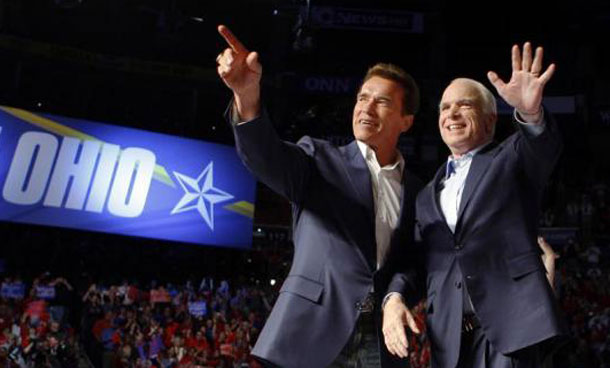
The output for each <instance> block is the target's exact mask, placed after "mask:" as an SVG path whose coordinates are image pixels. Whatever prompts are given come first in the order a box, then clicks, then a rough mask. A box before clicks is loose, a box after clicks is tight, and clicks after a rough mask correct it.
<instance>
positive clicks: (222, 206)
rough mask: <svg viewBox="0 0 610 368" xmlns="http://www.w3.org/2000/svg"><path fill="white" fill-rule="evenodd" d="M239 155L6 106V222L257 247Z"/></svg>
mask: <svg viewBox="0 0 610 368" xmlns="http://www.w3.org/2000/svg"><path fill="white" fill-rule="evenodd" d="M255 186H256V182H255V179H254V177H253V176H252V175H251V174H250V173H249V172H248V171H247V170H246V169H245V168H244V166H243V165H242V163H241V162H240V160H239V158H238V157H237V154H236V153H235V149H234V148H232V147H229V146H224V145H219V144H213V143H205V142H202V141H196V140H192V139H186V138H180V137H174V136H170V135H164V134H158V133H152V132H147V131H143V130H136V129H129V128H123V127H117V126H112V125H106V124H100V123H95V122H90V121H85V120H79V119H71V118H66V117H61V116H54V115H49V114H41V113H32V112H29V111H25V110H21V109H16V108H12V107H6V106H0V190H1V194H0V219H2V220H6V221H11V222H20V223H28V224H40V225H49V226H59V227H68V228H76V229H84V230H92V231H102V232H108V233H116V234H124V235H130V236H138V237H146V238H156V239H165V240H173V241H180V242H188V243H196V244H202V245H216V246H228V247H237V248H247V247H249V246H250V245H251V243H252V219H253V213H254V196H255Z"/></svg>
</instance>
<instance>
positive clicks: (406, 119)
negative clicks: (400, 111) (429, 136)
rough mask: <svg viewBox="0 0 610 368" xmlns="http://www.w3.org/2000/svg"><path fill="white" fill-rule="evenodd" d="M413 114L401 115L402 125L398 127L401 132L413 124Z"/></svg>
mask: <svg viewBox="0 0 610 368" xmlns="http://www.w3.org/2000/svg"><path fill="white" fill-rule="evenodd" d="M413 119H414V116H413V115H403V116H402V125H401V127H400V131H401V132H402V133H404V132H406V131H408V130H409V129H411V127H412V126H413Z"/></svg>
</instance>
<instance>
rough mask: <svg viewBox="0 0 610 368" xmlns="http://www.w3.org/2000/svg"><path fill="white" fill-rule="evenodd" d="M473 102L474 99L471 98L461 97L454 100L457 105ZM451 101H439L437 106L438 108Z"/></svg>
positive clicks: (449, 103)
mask: <svg viewBox="0 0 610 368" xmlns="http://www.w3.org/2000/svg"><path fill="white" fill-rule="evenodd" d="M474 102H475V101H474V99H472V98H461V99H459V100H457V101H455V103H456V104H458V105H463V104H474ZM452 103H453V102H441V103H439V104H438V107H439V109H440V108H442V107H444V106H447V105H451V104H452Z"/></svg>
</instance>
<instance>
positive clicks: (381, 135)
mask: <svg viewBox="0 0 610 368" xmlns="http://www.w3.org/2000/svg"><path fill="white" fill-rule="evenodd" d="M218 30H219V32H220V34H221V35H222V36H223V37H224V38H225V40H226V41H227V43H228V44H229V47H228V48H227V49H226V50H224V52H223V53H221V54H220V55H219V56H218V58H217V63H218V68H217V69H218V73H219V75H220V77H221V78H222V80H223V81H224V83H225V84H226V85H227V86H228V87H229V88H230V89H231V90H232V91H233V97H234V99H233V103H232V105H231V107H230V111H229V115H230V117H229V119H230V120H231V125H232V128H233V130H234V135H235V141H236V146H237V150H238V154H239V155H240V157H241V159H242V160H243V162H244V163H245V165H246V166H247V167H248V168H249V169H250V170H251V171H252V172H253V173H254V174H255V175H256V176H257V178H258V179H259V180H260V181H262V182H263V183H265V184H266V185H268V186H269V187H270V188H272V189H273V190H274V191H276V192H277V193H279V194H281V195H283V196H285V197H286V198H288V199H289V200H290V202H291V204H292V214H293V218H292V220H293V234H294V236H293V237H294V246H295V250H294V259H293V263H292V267H291V269H290V273H289V274H288V277H287V278H286V280H285V282H284V284H283V285H282V288H281V290H280V295H279V297H278V299H277V301H276V303H275V305H274V307H273V310H272V312H271V314H270V316H269V318H268V320H267V322H266V324H265V327H264V328H263V330H262V332H261V334H260V336H259V338H258V341H257V342H256V345H255V346H254V349H253V351H252V353H253V355H254V356H256V357H258V358H260V359H261V360H262V361H263V362H264V364H266V365H267V366H271V367H276V366H279V367H304V368H322V367H329V366H330V367H354V368H355V367H371V368H374V367H401V368H404V367H405V366H408V362H406V361H405V360H401V359H398V358H396V357H392V356H391V355H390V354H388V352H387V350H386V349H385V345H384V344H383V342H382V341H380V339H379V337H378V336H380V334H381V331H380V327H379V326H380V323H379V322H380V317H381V315H380V301H381V300H380V296H383V295H384V294H385V292H386V290H388V289H390V290H393V289H394V288H395V286H394V285H398V284H399V285H400V286H401V290H402V289H404V288H406V289H407V290H413V292H412V293H411V294H413V295H414V294H415V286H414V284H413V280H414V278H413V273H411V272H407V273H402V274H400V275H399V274H396V271H397V270H412V269H413V268H412V266H411V265H410V264H409V263H410V262H411V261H413V260H415V257H413V256H411V255H410V254H409V251H410V250H411V249H413V247H407V246H406V245H407V244H410V243H411V242H412V239H413V232H414V224H415V218H414V216H415V211H414V201H415V196H416V194H417V192H418V191H419V189H421V183H420V181H419V180H418V179H417V178H416V177H415V176H413V175H412V174H411V173H410V172H408V171H407V170H406V169H405V162H404V159H403V157H402V155H401V154H400V153H399V151H398V150H397V149H396V144H397V142H398V138H399V136H400V134H402V133H403V132H406V131H407V130H408V129H409V128H410V127H411V125H412V124H413V114H414V113H415V111H416V109H417V106H418V104H419V92H418V89H417V85H416V84H415V82H414V81H413V79H412V78H411V77H410V76H409V75H408V74H407V73H405V72H404V71H403V70H402V69H400V68H398V67H396V66H393V65H391V64H377V65H375V66H373V67H372V68H371V69H369V71H368V73H367V75H366V76H365V78H364V81H363V83H362V85H361V87H360V90H359V92H358V96H357V101H356V104H355V106H354V112H353V119H352V127H353V132H354V136H355V138H356V140H355V141H353V142H352V143H350V144H348V145H347V146H342V147H337V146H334V145H332V144H330V143H329V142H326V141H323V140H317V139H312V138H310V137H304V138H302V139H301V140H300V141H299V142H298V143H297V144H292V143H288V142H284V141H281V140H280V139H279V138H278V136H277V133H276V132H275V130H274V129H273V126H272V123H271V121H270V120H269V117H268V115H267V113H266V112H265V110H264V108H263V107H262V103H261V97H260V79H261V75H262V67H261V64H260V63H259V62H258V55H257V54H256V53H255V52H250V51H248V50H247V49H246V47H245V46H244V45H243V44H242V43H241V42H240V41H239V40H238V39H237V38H236V37H235V36H234V35H233V34H232V33H231V32H230V31H229V30H228V29H227V28H226V27H224V26H219V28H218ZM395 274H396V276H395V277H394V278H392V276H393V275H395ZM410 317H412V316H410ZM410 322H411V325H410V327H411V328H413V329H414V330H417V326H415V323H414V322H413V319H412V318H411V319H410Z"/></svg>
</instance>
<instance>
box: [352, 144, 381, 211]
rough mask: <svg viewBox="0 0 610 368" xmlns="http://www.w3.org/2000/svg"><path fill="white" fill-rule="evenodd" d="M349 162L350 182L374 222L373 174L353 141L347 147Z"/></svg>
mask: <svg viewBox="0 0 610 368" xmlns="http://www.w3.org/2000/svg"><path fill="white" fill-rule="evenodd" d="M346 153H347V162H348V166H349V167H348V174H349V176H350V178H349V179H350V182H351V184H352V187H353V189H354V191H355V192H356V194H357V195H358V198H359V199H360V201H359V202H360V203H362V204H363V205H364V207H365V209H366V213H367V214H368V217H369V218H370V219H371V220H372V219H373V218H374V217H373V215H372V214H373V213H374V211H373V184H372V182H371V172H370V171H369V167H368V166H367V165H366V162H365V161H364V157H362V153H361V152H360V149H359V148H358V145H357V144H356V141H353V142H352V143H350V144H349V145H347V146H346Z"/></svg>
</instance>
